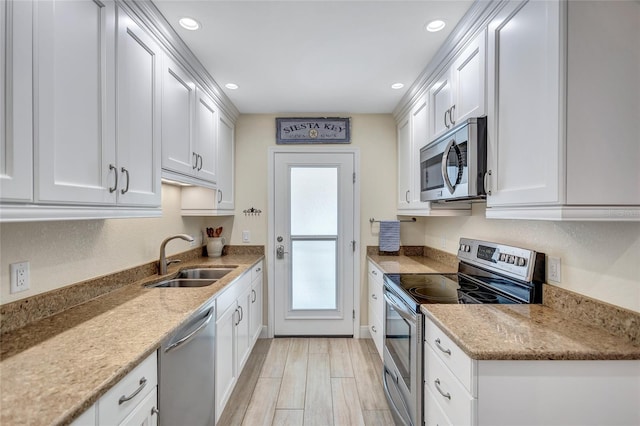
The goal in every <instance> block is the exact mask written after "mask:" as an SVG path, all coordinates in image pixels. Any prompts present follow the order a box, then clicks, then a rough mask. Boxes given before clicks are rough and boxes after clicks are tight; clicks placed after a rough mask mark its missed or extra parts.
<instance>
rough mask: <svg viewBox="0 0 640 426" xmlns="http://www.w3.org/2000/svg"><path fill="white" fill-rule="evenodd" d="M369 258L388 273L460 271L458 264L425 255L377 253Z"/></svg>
mask: <svg viewBox="0 0 640 426" xmlns="http://www.w3.org/2000/svg"><path fill="white" fill-rule="evenodd" d="M368 258H369V260H370V261H372V262H373V263H374V264H376V265H377V266H378V267H379V268H380V269H381V270H382V271H383V272H385V273H387V274H414V273H424V272H431V273H437V272H442V273H456V272H458V268H457V266H453V265H450V264H447V263H443V262H441V261H440V260H435V259H432V258H429V257H423V256H380V255H377V254H373V255H371V254H370V255H369V256H368Z"/></svg>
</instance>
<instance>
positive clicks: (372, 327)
mask: <svg viewBox="0 0 640 426" xmlns="http://www.w3.org/2000/svg"><path fill="white" fill-rule="evenodd" d="M371 331H373V332H374V333H377V332H378V330H376V326H375V325H372V326H371Z"/></svg>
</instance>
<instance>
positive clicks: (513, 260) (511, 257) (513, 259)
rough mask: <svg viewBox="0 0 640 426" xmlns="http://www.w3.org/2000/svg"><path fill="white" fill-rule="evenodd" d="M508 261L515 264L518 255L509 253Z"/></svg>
mask: <svg viewBox="0 0 640 426" xmlns="http://www.w3.org/2000/svg"><path fill="white" fill-rule="evenodd" d="M507 263H510V264H512V265H513V264H515V263H516V257H515V256H513V255H511V254H510V255H509V259H508V260H507Z"/></svg>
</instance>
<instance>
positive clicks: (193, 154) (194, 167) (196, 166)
mask: <svg viewBox="0 0 640 426" xmlns="http://www.w3.org/2000/svg"><path fill="white" fill-rule="evenodd" d="M191 156H192V157H194V158H195V161H194V162H193V166H191V168H192V169H194V170H195V169H197V168H198V154H196V153H195V152H192V153H191Z"/></svg>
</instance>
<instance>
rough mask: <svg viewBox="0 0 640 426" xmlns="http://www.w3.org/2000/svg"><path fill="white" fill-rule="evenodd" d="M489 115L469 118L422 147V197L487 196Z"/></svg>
mask: <svg viewBox="0 0 640 426" xmlns="http://www.w3.org/2000/svg"><path fill="white" fill-rule="evenodd" d="M486 171H487V118H486V117H479V118H470V119H468V120H466V121H465V122H463V123H460V124H459V125H457V126H456V127H454V128H452V129H451V130H449V131H448V132H447V133H445V134H443V135H442V136H440V137H439V138H438V139H436V140H434V141H433V142H431V143H429V144H428V145H426V146H425V147H424V148H422V149H421V150H420V200H421V201H460V200H473V199H482V198H485V188H484V175H485V173H486Z"/></svg>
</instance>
